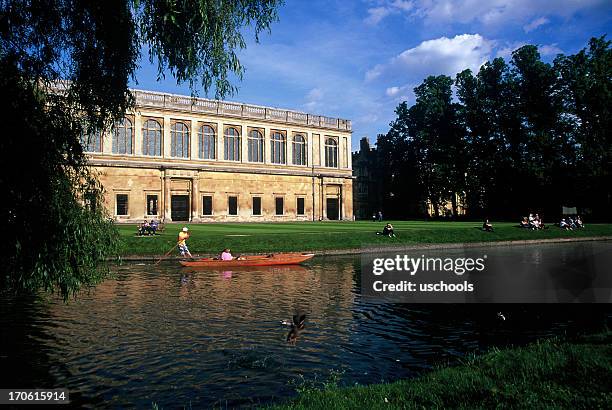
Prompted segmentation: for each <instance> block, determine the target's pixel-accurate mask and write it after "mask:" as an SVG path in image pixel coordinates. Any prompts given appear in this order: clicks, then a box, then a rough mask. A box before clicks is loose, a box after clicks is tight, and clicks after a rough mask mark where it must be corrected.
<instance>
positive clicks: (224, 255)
mask: <svg viewBox="0 0 612 410" xmlns="http://www.w3.org/2000/svg"><path fill="white" fill-rule="evenodd" d="M221 260H223V261H231V260H232V254H231V253H229V252H223V253H222V254H221Z"/></svg>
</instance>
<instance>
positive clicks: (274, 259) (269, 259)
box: [179, 253, 314, 268]
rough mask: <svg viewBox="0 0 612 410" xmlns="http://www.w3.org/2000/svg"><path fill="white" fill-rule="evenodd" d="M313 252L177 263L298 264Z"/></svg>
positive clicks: (227, 265)
mask: <svg viewBox="0 0 612 410" xmlns="http://www.w3.org/2000/svg"><path fill="white" fill-rule="evenodd" d="M313 256H314V253H274V254H269V255H243V256H240V257H239V258H236V259H232V260H231V261H223V260H221V259H218V258H202V259H193V260H181V261H179V263H180V264H181V265H183V266H188V267H208V268H234V267H240V266H275V265H298V264H300V263H302V262H305V261H307V260H309V259H312V257H313Z"/></svg>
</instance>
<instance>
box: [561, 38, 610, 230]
mask: <svg viewBox="0 0 612 410" xmlns="http://www.w3.org/2000/svg"><path fill="white" fill-rule="evenodd" d="M610 44H611V42H610V41H607V40H606V39H605V37H600V38H592V39H591V40H590V41H589V45H588V47H587V48H585V49H583V50H581V51H580V52H578V53H577V54H575V55H572V56H563V55H561V56H558V57H557V59H555V63H554V68H555V71H556V75H557V79H558V80H557V81H558V84H557V89H558V93H559V95H560V97H561V98H562V104H563V118H562V119H563V127H564V129H565V130H566V135H567V136H571V139H569V140H568V145H569V147H568V149H569V153H568V155H567V156H566V157H568V158H571V159H572V160H573V161H574V163H575V164H574V165H573V166H572V167H571V168H570V171H568V174H569V176H571V179H568V180H573V183H572V185H571V191H572V192H573V193H575V198H574V201H573V202H574V204H575V205H577V206H579V207H581V208H583V209H585V208H586V209H590V210H591V211H592V214H593V215H594V216H596V217H599V218H608V219H609V218H610V209H612V136H611V132H610V130H611V129H612V128H611V127H612V123H611V121H612V120H611V118H610V107H611V105H612V50H611V49H610ZM572 155H573V157H572Z"/></svg>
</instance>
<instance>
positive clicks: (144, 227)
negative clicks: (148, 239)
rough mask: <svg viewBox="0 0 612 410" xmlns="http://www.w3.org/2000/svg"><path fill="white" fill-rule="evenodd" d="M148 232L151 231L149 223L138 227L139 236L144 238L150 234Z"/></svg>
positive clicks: (145, 222)
mask: <svg viewBox="0 0 612 410" xmlns="http://www.w3.org/2000/svg"><path fill="white" fill-rule="evenodd" d="M148 231H149V223H148V222H147V221H144V222H143V223H141V224H140V226H139V227H138V235H139V236H144V235H146V234H147V233H148Z"/></svg>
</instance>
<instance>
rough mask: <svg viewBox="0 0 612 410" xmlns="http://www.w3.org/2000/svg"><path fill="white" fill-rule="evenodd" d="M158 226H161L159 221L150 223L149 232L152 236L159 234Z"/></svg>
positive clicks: (153, 220)
mask: <svg viewBox="0 0 612 410" xmlns="http://www.w3.org/2000/svg"><path fill="white" fill-rule="evenodd" d="M158 226H159V224H158V223H157V221H156V220H155V219H151V222H150V223H149V232H150V233H151V235H155V234H156V233H157V227H158Z"/></svg>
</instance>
